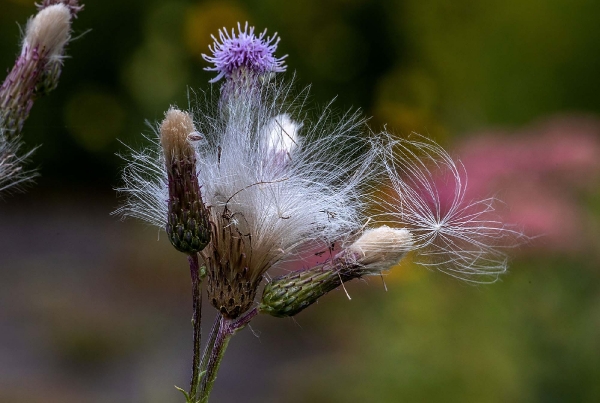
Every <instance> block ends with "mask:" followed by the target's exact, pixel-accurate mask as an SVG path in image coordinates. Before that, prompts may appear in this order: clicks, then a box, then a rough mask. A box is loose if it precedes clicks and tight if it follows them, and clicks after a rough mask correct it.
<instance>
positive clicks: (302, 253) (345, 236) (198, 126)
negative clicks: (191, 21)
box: [118, 24, 520, 402]
mask: <svg viewBox="0 0 600 403" xmlns="http://www.w3.org/2000/svg"><path fill="white" fill-rule="evenodd" d="M213 39H214V40H215V43H214V44H213V46H212V47H211V51H212V55H205V56H204V59H205V60H207V61H208V62H210V63H212V66H211V67H208V68H207V69H206V70H209V71H214V72H215V73H216V74H217V75H216V77H215V78H214V79H213V80H211V82H215V83H216V82H220V83H221V84H220V86H219V89H218V92H219V94H218V95H217V96H213V95H212V93H211V92H207V93H200V95H199V96H198V99H197V106H195V107H193V108H192V110H190V111H182V110H179V109H177V108H175V107H171V108H170V109H169V111H168V112H167V113H166V114H165V118H164V120H163V122H162V123H161V124H160V125H158V127H157V129H156V137H152V138H150V140H151V143H152V144H151V145H150V146H149V147H147V148H146V149H143V150H141V151H135V150H132V154H131V155H130V156H127V157H125V158H126V160H127V165H126V167H125V169H124V172H123V180H124V185H123V187H121V188H120V189H119V190H120V191H121V192H122V194H124V196H125V197H126V201H125V204H124V205H123V206H122V207H121V208H120V209H119V210H118V213H120V214H122V215H123V216H132V217H137V218H140V219H143V220H145V221H147V222H149V223H151V224H154V225H157V226H158V227H160V228H162V229H164V230H166V232H167V236H168V238H169V240H170V241H171V243H172V244H173V246H174V247H175V248H176V249H177V250H179V251H181V252H182V253H185V254H186V255H187V256H188V260H189V263H190V268H191V272H192V288H193V292H192V297H193V311H194V314H193V321H192V323H193V328H194V332H193V335H194V344H193V345H194V354H193V360H192V361H193V364H192V371H191V372H192V376H191V381H190V389H189V391H187V392H185V391H183V392H184V394H185V396H186V399H187V401H188V402H207V401H208V398H209V395H210V391H211V389H212V386H213V383H214V382H215V379H216V376H217V372H218V369H219V365H220V362H221V359H222V357H223V354H224V353H225V350H226V348H227V345H228V343H229V340H230V338H231V336H232V335H233V334H235V333H236V332H237V331H239V330H240V329H242V328H244V327H245V326H246V325H247V324H248V323H249V322H250V321H251V320H252V319H253V318H254V317H255V316H256V315H258V314H266V315H271V316H274V317H290V316H294V315H296V314H298V313H300V312H301V311H302V310H304V309H306V308H307V307H309V306H311V305H312V304H313V303H315V302H316V301H317V300H318V299H319V298H320V297H321V296H323V295H325V294H326V293H328V292H330V291H332V290H334V289H336V288H338V287H340V286H343V284H344V283H345V282H348V281H351V280H354V279H359V278H363V277H367V276H373V275H377V276H379V275H381V274H382V273H383V272H385V271H386V270H388V269H390V268H391V267H393V266H395V265H396V264H397V263H398V262H400V261H401V260H402V259H403V258H404V257H405V256H407V255H412V256H414V259H415V261H416V262H417V263H419V264H421V265H423V266H425V267H427V268H430V269H438V270H440V271H443V272H446V273H449V274H451V275H454V276H456V277H459V278H462V279H464V280H467V281H472V282H493V281H494V280H496V279H497V277H498V276H499V275H500V274H502V273H503V272H505V271H506V265H507V259H506V255H505V253H504V252H503V250H502V249H501V248H502V247H503V246H510V245H512V244H514V242H515V239H516V238H518V237H519V236H520V234H519V233H518V232H517V231H514V230H511V229H510V228H507V227H506V226H505V225H504V224H502V223H501V222H500V221H498V220H494V219H490V218H489V215H490V214H492V213H493V209H494V203H493V202H494V201H493V200H492V199H488V200H483V201H469V200H465V197H464V194H465V193H464V192H465V189H466V177H465V173H464V172H463V170H462V169H461V168H460V167H461V165H460V164H459V163H455V162H454V161H453V160H452V158H451V157H450V156H449V154H448V153H446V152H445V151H444V150H443V149H442V148H441V147H440V146H439V145H437V144H436V143H434V142H433V141H431V140H428V139H426V138H424V137H421V136H418V135H413V136H412V138H409V139H396V138H394V137H393V136H392V135H390V134H388V133H387V132H382V133H375V132H373V131H371V130H370V129H369V128H368V127H367V126H366V123H365V119H363V118H361V117H360V114H359V113H358V112H348V113H345V114H343V115H341V116H340V117H337V118H336V117H335V116H334V114H333V112H332V110H331V107H330V106H328V107H326V108H325V110H324V111H323V112H322V114H321V115H320V116H319V117H318V118H317V119H316V120H314V121H311V120H310V119H308V118H307V117H306V115H305V114H304V112H303V107H304V105H305V103H306V102H307V90H305V91H300V93H299V94H297V95H293V94H294V91H293V85H292V84H290V83H287V82H286V81H284V80H282V79H281V78H280V77H279V75H280V73H283V72H284V71H285V70H286V67H285V65H284V64H283V57H276V56H275V51H276V48H277V44H278V42H279V38H278V36H277V34H275V35H273V36H267V34H266V31H265V32H263V33H261V34H259V35H256V34H255V32H254V28H252V27H248V25H247V24H246V25H245V26H244V27H243V28H242V27H241V26H240V25H238V30H237V32H236V31H235V30H232V31H231V32H228V31H226V30H225V29H224V30H222V31H220V33H219V39H216V38H214V37H213ZM436 171H442V172H446V174H447V175H442V176H441V178H442V180H441V182H440V179H439V178H440V176H438V175H437V174H436ZM444 178H445V179H446V180H444ZM448 179H449V180H448ZM381 188H384V189H386V190H385V191H383V192H382V191H381V190H380V189H381ZM269 273H270V275H269ZM276 273H279V274H280V275H278V276H275V274H276ZM271 276H275V277H271ZM204 278H205V281H203V279H204ZM203 283H206V284H203ZM202 289H204V290H205V292H206V293H207V297H208V301H209V302H210V304H211V305H212V306H213V307H214V308H215V310H216V318H215V322H214V324H213V326H212V330H211V333H210V335H209V337H208V340H207V342H206V343H205V347H204V352H203V354H202V356H200V301H201V297H200V291H201V290H202ZM261 289H262V291H261Z"/></svg>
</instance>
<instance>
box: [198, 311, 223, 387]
mask: <svg viewBox="0 0 600 403" xmlns="http://www.w3.org/2000/svg"><path fill="white" fill-rule="evenodd" d="M220 326H221V316H220V315H217V316H216V317H215V321H214V323H213V325H212V329H211V330H210V335H209V337H208V341H207V342H206V346H204V353H203V354H202V360H201V361H200V373H199V375H200V378H203V374H204V373H205V371H206V367H207V366H208V361H209V359H210V356H211V352H212V350H213V346H214V344H215V340H216V339H217V334H218V333H219V327H220Z"/></svg>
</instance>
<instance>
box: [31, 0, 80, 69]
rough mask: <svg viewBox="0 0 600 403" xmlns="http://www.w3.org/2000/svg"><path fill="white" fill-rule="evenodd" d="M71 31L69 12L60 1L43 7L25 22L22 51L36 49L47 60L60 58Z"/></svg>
mask: <svg viewBox="0 0 600 403" xmlns="http://www.w3.org/2000/svg"><path fill="white" fill-rule="evenodd" d="M70 31H71V12H70V10H69V8H68V7H67V6H65V5H64V4H62V3H59V4H54V5H51V6H48V7H46V8H43V9H42V10H40V12H39V13H37V15H36V16H35V17H33V18H32V19H31V20H29V22H28V23H27V29H26V31H25V38H24V39H23V51H26V49H38V52H39V53H40V54H43V55H45V56H46V57H47V58H48V59H49V60H52V59H61V58H62V57H63V52H64V48H65V44H66V43H67V42H68V40H69V38H70V37H71V35H70Z"/></svg>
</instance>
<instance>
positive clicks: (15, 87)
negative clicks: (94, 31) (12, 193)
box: [0, 0, 83, 192]
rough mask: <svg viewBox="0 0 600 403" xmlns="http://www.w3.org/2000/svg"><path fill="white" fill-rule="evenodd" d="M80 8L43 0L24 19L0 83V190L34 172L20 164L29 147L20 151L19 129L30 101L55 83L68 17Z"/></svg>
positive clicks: (66, 37)
mask: <svg viewBox="0 0 600 403" xmlns="http://www.w3.org/2000/svg"><path fill="white" fill-rule="evenodd" d="M82 8H83V6H79V4H78V2H77V0H68V1H67V0H65V1H61V0H45V1H44V2H42V4H40V5H38V9H39V12H38V13H37V14H36V15H35V16H33V17H31V18H30V19H29V21H28V22H27V27H26V28H25V34H24V36H23V43H22V48H21V54H20V55H19V56H18V58H17V60H16V61H15V65H14V67H13V68H12V70H11V71H10V73H9V74H8V76H7V77H6V79H5V80H4V83H3V84H2V86H1V87H0V192H2V191H5V190H7V189H9V188H15V187H18V186H19V185H22V184H23V183H26V182H27V181H29V180H31V179H32V178H33V177H34V176H35V172H34V171H28V170H26V169H25V168H24V167H23V165H24V164H25V163H26V162H27V160H28V159H29V157H30V155H31V153H32V152H33V151H29V152H24V153H22V154H20V148H22V141H21V137H20V135H21V131H22V130H23V124H24V123H25V120H26V119H27V118H28V117H29V113H30V111H31V107H32V106H33V102H34V101H35V100H36V99H37V98H39V97H40V96H42V95H46V94H48V93H49V92H50V91H52V90H54V89H55V88H56V86H57V85H58V79H59V77H60V74H61V71H62V65H63V59H64V58H65V47H66V45H67V43H68V42H69V40H70V39H71V18H72V17H76V16H77V13H78V12H79V11H80V10H81V9H82Z"/></svg>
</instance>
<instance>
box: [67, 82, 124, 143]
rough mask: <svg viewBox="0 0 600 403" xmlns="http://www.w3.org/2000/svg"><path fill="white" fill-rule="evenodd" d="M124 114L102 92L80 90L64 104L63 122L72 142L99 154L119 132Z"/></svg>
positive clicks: (112, 100) (119, 107) (114, 102)
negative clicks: (74, 141) (71, 137)
mask: <svg viewBox="0 0 600 403" xmlns="http://www.w3.org/2000/svg"><path fill="white" fill-rule="evenodd" d="M124 120H125V111H124V109H123V107H122V105H121V103H120V102H119V100H118V99H117V98H115V97H114V96H113V95H111V94H109V93H107V92H104V91H102V90H96V89H94V90H90V89H88V90H83V91H80V92H78V93H76V94H75V95H74V96H73V97H72V98H71V99H70V100H69V102H68V103H67V106H66V109H65V121H66V122H67V128H68V130H69V132H70V133H71V135H72V136H73V138H74V139H75V140H76V141H77V143H79V144H80V145H81V146H82V147H84V148H85V149H87V150H89V151H100V150H102V149H103V148H105V147H106V146H108V145H109V144H110V143H111V142H112V141H113V140H114V139H116V138H117V136H118V135H119V133H120V132H121V130H122V129H123V123H124Z"/></svg>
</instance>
